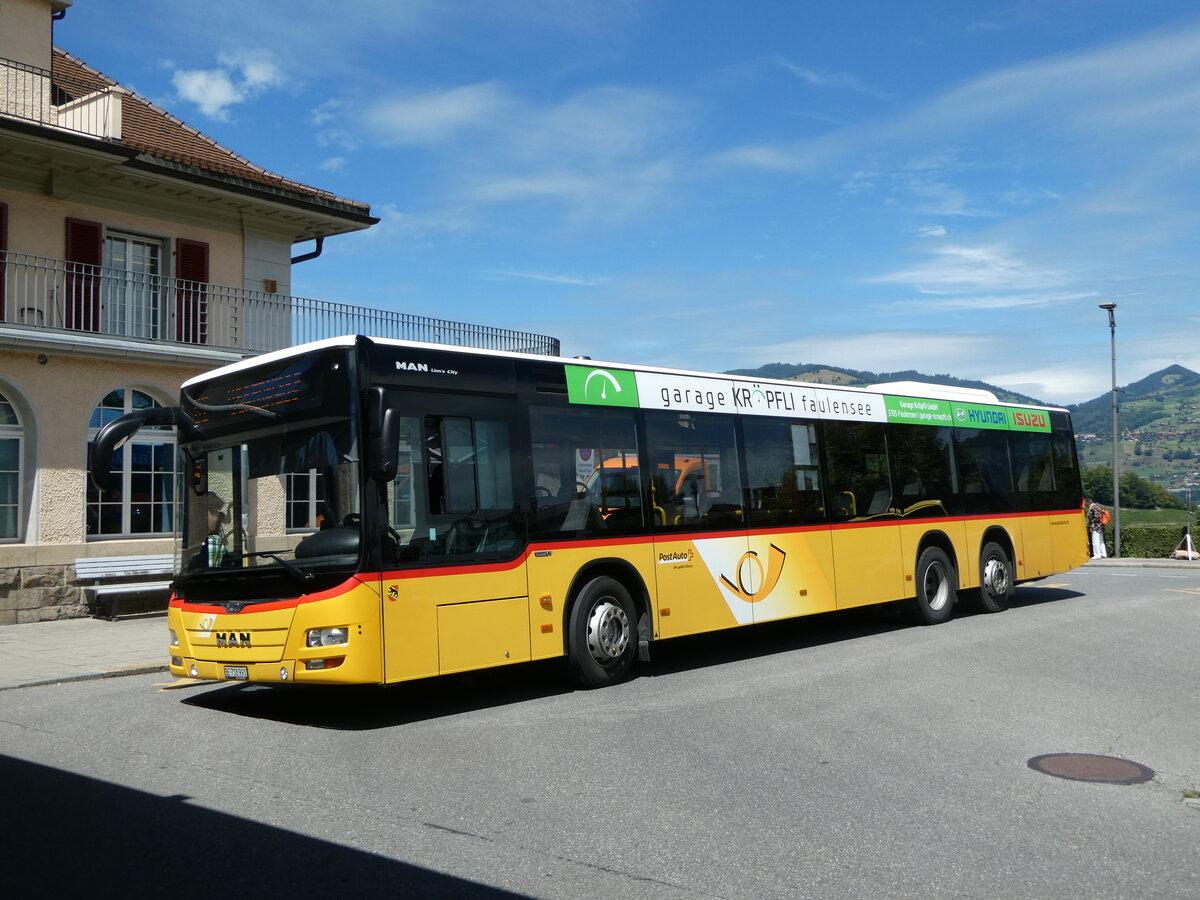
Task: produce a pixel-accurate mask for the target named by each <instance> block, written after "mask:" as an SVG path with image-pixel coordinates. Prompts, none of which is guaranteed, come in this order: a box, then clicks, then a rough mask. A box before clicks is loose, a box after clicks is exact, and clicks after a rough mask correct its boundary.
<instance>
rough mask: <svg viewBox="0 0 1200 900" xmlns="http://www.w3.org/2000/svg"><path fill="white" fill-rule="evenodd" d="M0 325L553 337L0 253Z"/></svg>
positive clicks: (271, 343)
mask: <svg viewBox="0 0 1200 900" xmlns="http://www.w3.org/2000/svg"><path fill="white" fill-rule="evenodd" d="M6 325H7V326H18V327H25V328H37V329H47V330H54V331H63V332H87V333H91V334H96V335H105V336H110V337H114V338H120V339H124V340H134V341H152V342H166V343H174V344H180V345H192V346H207V347H213V348H217V349H228V350H239V351H242V352H245V353H247V354H250V353H261V352H265V351H268V350H279V349H282V348H284V347H290V346H294V345H295V344H302V343H305V342H306V341H315V340H320V339H322V338H328V337H336V336H338V335H342V334H365V335H369V336H371V337H383V338H396V339H400V340H412V341H428V342H432V343H439V344H452V345H455V346H460V347H477V348H483V349H492V350H511V351H519V352H524V353H536V354H541V355H548V356H557V355H559V353H560V345H559V342H558V340H557V339H556V338H552V337H547V336H545V335H541V334H532V333H530V332H524V331H513V330H511V329H506V328H494V327H490V326H487V325H472V324H469V323H465V322H453V321H449V320H447V319H435V318H430V317H428V316H415V315H410V314H408V313H401V312H393V311H390V310H382V309H369V308H366V307H361V306H350V305H348V304H345V303H334V302H330V301H327V300H311V299H307V298H304V297H289V296H282V295H279V294H269V293H266V292H263V291H249V290H244V289H240V288H233V287H228V286H226V285H220V284H211V283H209V282H200V281H185V280H183V279H178V278H168V277H165V276H162V275H151V274H142V273H135V272H128V271H125V270H121V269H116V268H111V267H108V266H92V265H86V264H83V263H74V262H67V261H65V260H61V259H52V258H48V257H43V256H31V255H29V254H25V253H12V252H8V253H2V252H0V328H3V327H5V326H6Z"/></svg>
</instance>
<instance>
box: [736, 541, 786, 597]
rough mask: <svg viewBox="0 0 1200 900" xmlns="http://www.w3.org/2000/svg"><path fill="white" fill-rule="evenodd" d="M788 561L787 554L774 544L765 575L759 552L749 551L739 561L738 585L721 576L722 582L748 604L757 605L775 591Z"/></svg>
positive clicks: (768, 557)
mask: <svg viewBox="0 0 1200 900" xmlns="http://www.w3.org/2000/svg"><path fill="white" fill-rule="evenodd" d="M786 559H787V554H786V553H785V552H784V551H783V550H782V549H781V548H779V547H776V546H775V545H774V544H772V545H771V549H770V551H769V553H768V556H767V569H766V572H765V573H764V571H763V564H762V560H760V559H759V558H758V553H757V551H755V550H747V551H746V552H745V553H743V554H742V558H741V559H739V560H738V564H737V571H736V572H735V575H736V577H737V584H734V583H733V582H732V581H730V580H729V579H728V578H727V577H726V576H724V575H722V576H721V581H722V583H723V584H724V585H725V587H727V588H729V590H730V591H732V592H733V593H734V594H736V595H737V596H738V597H740V598H741V599H743V600H745V601H746V602H747V603H757V602H758V601H759V600H764V599H766V597H767V596H768V595H769V594H770V593H771V591H773V590H775V585H777V584H778V583H779V576H781V575H782V574H783V563H784V560H786Z"/></svg>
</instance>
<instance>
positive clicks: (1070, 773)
mask: <svg viewBox="0 0 1200 900" xmlns="http://www.w3.org/2000/svg"><path fill="white" fill-rule="evenodd" d="M1029 768H1031V769H1033V770H1034V771H1035V772H1041V773H1042V774H1044V775H1053V776H1054V777H1055V778H1068V779H1070V780H1071V781H1096V782H1101V783H1103V784H1141V783H1142V782H1143V781H1149V780H1150V779H1151V778H1153V777H1154V770H1153V769H1147V768H1146V767H1145V766H1143V765H1142V764H1141V763H1135V762H1133V761H1132V760H1129V759H1120V758H1118V757H1116V756H1097V755H1095V754H1093V753H1046V754H1044V755H1042V756H1035V757H1034V758H1033V759H1031V760H1029Z"/></svg>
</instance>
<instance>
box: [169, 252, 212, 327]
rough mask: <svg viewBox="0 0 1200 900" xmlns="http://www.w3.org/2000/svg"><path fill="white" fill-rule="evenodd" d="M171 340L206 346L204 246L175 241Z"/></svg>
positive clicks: (206, 279) (206, 301)
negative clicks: (173, 329)
mask: <svg viewBox="0 0 1200 900" xmlns="http://www.w3.org/2000/svg"><path fill="white" fill-rule="evenodd" d="M175 285H176V287H175V340H177V341H179V342H180V343H183V344H207V343H208V244H206V243H205V242H204V241H189V240H188V239H187V238H176V240H175Z"/></svg>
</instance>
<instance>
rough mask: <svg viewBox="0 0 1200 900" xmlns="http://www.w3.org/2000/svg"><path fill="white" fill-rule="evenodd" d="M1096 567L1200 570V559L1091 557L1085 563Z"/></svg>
mask: <svg viewBox="0 0 1200 900" xmlns="http://www.w3.org/2000/svg"><path fill="white" fill-rule="evenodd" d="M1083 565H1084V566H1085V567H1086V566H1094V567H1096V568H1101V569H1103V568H1110V569H1112V568H1126V569H1197V570H1200V560H1194V559H1191V560H1188V559H1140V558H1138V557H1125V556H1122V557H1121V558H1120V559H1112V558H1111V557H1110V558H1108V559H1089V560H1088V561H1087V562H1085V563H1084V564H1083Z"/></svg>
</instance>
